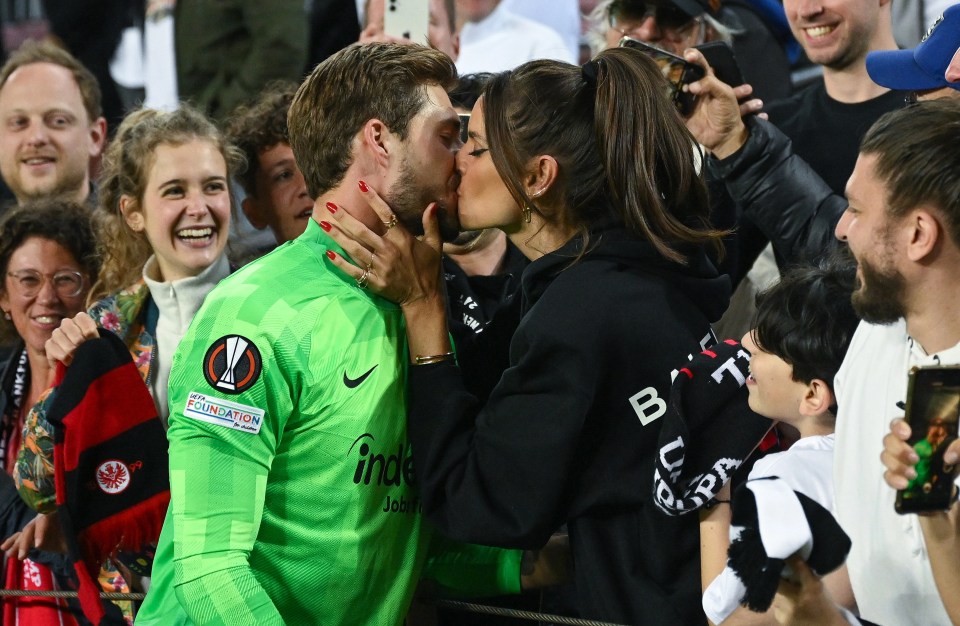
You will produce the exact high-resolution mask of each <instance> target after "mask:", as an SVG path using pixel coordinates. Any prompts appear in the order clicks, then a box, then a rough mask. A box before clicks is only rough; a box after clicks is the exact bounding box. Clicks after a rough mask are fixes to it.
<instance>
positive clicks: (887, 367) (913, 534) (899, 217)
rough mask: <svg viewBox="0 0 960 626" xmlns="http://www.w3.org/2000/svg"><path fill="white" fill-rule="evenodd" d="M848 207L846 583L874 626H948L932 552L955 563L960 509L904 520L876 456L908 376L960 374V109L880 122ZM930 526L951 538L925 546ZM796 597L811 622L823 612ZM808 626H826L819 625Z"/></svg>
mask: <svg viewBox="0 0 960 626" xmlns="http://www.w3.org/2000/svg"><path fill="white" fill-rule="evenodd" d="M847 198H848V199H849V203H850V206H849V208H848V209H847V210H846V212H845V213H844V214H843V216H842V218H841V219H840V222H839V223H838V225H837V228H836V235H837V237H838V238H839V239H840V240H842V241H845V242H847V243H848V244H849V246H850V250H851V252H852V253H853V255H854V257H855V258H856V260H857V264H858V272H857V275H858V279H859V286H858V288H857V290H856V291H855V292H854V295H853V298H852V301H853V305H854V308H855V310H856V311H857V313H858V314H859V315H860V316H861V317H862V318H863V322H862V323H861V324H860V326H859V328H858V329H857V332H856V334H855V335H854V337H853V340H852V342H851V344H850V348H849V350H848V351H847V356H846V358H845V359H844V362H843V365H842V366H841V368H840V371H839V372H838V374H837V377H836V381H835V389H836V393H837V401H838V407H839V409H838V413H837V430H836V455H835V462H834V480H835V486H836V497H837V518H838V520H839V521H840V524H841V526H843V529H844V530H845V531H846V532H847V534H848V535H850V539H851V540H852V542H853V547H852V549H851V551H850V555H849V557H848V559H847V566H848V568H849V572H850V581H851V583H852V585H853V591H854V596H855V597H856V600H857V605H858V607H859V609H860V614H861V616H862V617H863V618H865V619H867V620H870V621H872V622H878V623H884V624H924V625H928V624H949V623H950V618H949V616H948V614H947V612H946V610H945V607H944V603H943V602H942V601H941V598H940V596H939V595H938V594H937V585H936V584H935V577H934V570H935V569H936V568H937V567H938V561H937V560H938V559H941V558H942V556H941V555H939V554H933V552H934V550H933V549H934V548H939V547H941V546H943V545H953V549H954V554H956V538H957V536H958V534H957V522H956V520H957V514H958V512H960V511H958V506H957V504H956V502H954V503H953V506H952V508H951V510H950V511H949V512H945V513H936V514H934V515H933V516H932V517H921V516H917V515H898V514H897V513H896V512H895V511H894V499H895V493H896V492H895V491H894V490H893V489H890V487H889V486H888V485H887V484H886V483H885V482H884V475H883V474H884V466H883V464H882V463H881V454H880V453H881V450H882V446H881V440H882V439H883V437H884V435H885V434H886V433H887V431H888V428H889V427H888V425H889V424H890V421H891V420H892V419H894V418H896V417H900V416H901V415H902V414H903V409H902V408H901V407H902V406H903V402H904V401H905V400H906V393H907V372H908V371H909V369H910V368H912V367H917V366H920V367H923V366H930V365H957V364H960V311H958V309H960V275H958V274H957V270H956V268H957V267H958V266H960V102H958V101H957V100H956V99H954V98H941V99H937V100H932V101H924V102H920V103H918V104H917V105H915V106H912V107H909V108H907V109H903V110H900V111H897V112H895V113H890V114H887V115H886V116H884V117H882V118H881V119H880V120H879V121H878V122H877V123H876V124H875V125H874V126H873V127H872V128H871V129H870V131H869V132H868V133H867V135H866V137H865V138H864V141H863V145H862V146H861V149H860V156H859V158H858V159H857V163H856V167H855V168H854V172H853V175H852V176H851V177H850V181H849V182H848V183H847ZM938 518H942V519H938ZM931 524H940V525H941V526H940V528H941V530H942V529H943V528H944V525H945V526H946V528H947V529H948V530H949V534H947V535H946V536H944V533H942V532H941V533H939V537H938V540H937V543H926V544H925V541H924V534H925V532H924V531H925V530H928V529H929V528H932V526H931ZM927 537H928V538H930V537H931V535H929V534H927ZM954 558H955V557H954ZM954 567H955V566H954ZM813 588H814V589H815V588H816V585H814V586H813ZM941 589H943V587H941ZM947 593H949V594H951V595H953V596H955V595H956V588H955V587H954V588H950V589H949V590H948V592H947ZM800 597H803V598H806V599H807V601H805V602H804V604H805V605H807V606H804V607H803V610H805V611H806V610H810V606H809V605H811V604H815V602H810V601H811V600H817V599H820V600H822V596H821V595H820V594H816V593H809V594H801V596H800ZM818 606H819V608H820V609H821V610H827V609H830V608H831V607H830V605H829V603H823V602H820V603H819V605H818ZM833 618H834V619H836V615H834V616H833ZM810 623H830V621H829V619H828V618H827V617H826V616H825V615H823V614H821V615H820V616H819V617H816V618H813V621H812V622H810Z"/></svg>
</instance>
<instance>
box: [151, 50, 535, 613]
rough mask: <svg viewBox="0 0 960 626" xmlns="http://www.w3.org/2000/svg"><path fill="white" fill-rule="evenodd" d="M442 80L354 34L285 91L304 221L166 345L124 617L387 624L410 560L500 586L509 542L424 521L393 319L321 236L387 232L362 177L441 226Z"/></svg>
mask: <svg viewBox="0 0 960 626" xmlns="http://www.w3.org/2000/svg"><path fill="white" fill-rule="evenodd" d="M455 75H456V72H455V69H454V66H453V62H452V61H451V60H450V59H449V58H448V57H447V56H446V55H444V54H442V53H440V52H437V51H436V50H431V49H428V48H425V47H422V46H415V45H398V44H366V45H354V46H351V47H348V48H346V49H344V50H342V51H340V52H339V53H337V54H335V55H334V56H332V57H330V58H329V59H328V60H326V61H324V62H323V63H321V64H320V65H318V66H317V67H316V69H314V71H313V72H312V74H311V75H310V76H309V77H308V78H307V79H306V81H305V82H304V84H303V85H302V86H301V87H300V89H299V91H298V92H297V95H296V97H295V99H294V101H293V103H292V105H291V108H290V114H289V126H290V139H291V145H292V147H293V150H294V154H295V156H296V159H297V163H298V164H299V166H300V169H301V170H302V172H303V174H304V177H305V179H306V181H307V185H308V188H309V192H310V195H311V196H312V197H314V198H317V201H316V204H315V206H314V211H313V218H312V219H311V220H310V222H309V225H308V227H307V230H306V232H305V233H304V234H303V235H301V236H300V237H299V238H297V239H295V240H293V241H291V242H289V243H287V244H284V245H282V246H281V247H279V248H278V249H277V250H275V251H274V252H272V253H271V254H269V255H267V256H265V257H263V258H261V259H259V260H257V261H255V262H253V263H251V264H250V265H247V266H246V267H244V268H243V269H241V270H240V271H239V272H237V273H235V274H233V275H232V276H230V277H229V278H228V279H226V280H224V281H223V282H221V283H220V285H219V286H218V287H217V288H216V289H215V290H214V291H213V292H212V293H211V294H210V295H209V296H207V299H206V302H205V304H204V306H203V308H202V309H200V311H199V313H198V314H197V316H196V318H195V319H194V320H193V323H192V325H191V327H190V330H189V332H188V333H187V335H186V337H185V338H184V339H183V341H182V343H181V344H180V347H179V349H178V351H177V353H176V356H175V357H174V363H173V369H172V372H171V374H170V384H169V405H170V429H169V432H168V438H169V441H170V486H171V504H170V509H169V511H168V513H167V519H166V522H165V524H164V527H163V533H162V535H161V537H160V544H159V546H158V548H157V556H156V561H155V565H154V568H153V578H152V585H151V588H150V591H149V593H148V595H147V599H146V601H145V603H144V606H143V608H142V609H141V611H140V614H139V615H138V618H137V623H138V624H143V625H150V624H158V625H159V624H162V625H163V626H169V625H171V624H191V623H193V624H257V625H258V626H267V625H271V624H284V623H285V624H296V625H301V624H321V623H322V624H325V625H339V624H358V625H359V624H386V625H394V624H400V623H401V622H402V621H403V616H404V614H405V612H406V610H407V608H408V606H409V604H410V601H411V596H412V594H413V591H414V589H415V587H416V584H417V581H418V580H419V578H420V576H421V574H422V573H423V571H424V569H425V567H426V568H428V569H430V568H432V569H433V570H434V571H435V572H436V573H438V576H437V579H438V582H439V583H440V584H441V585H442V586H445V587H449V588H454V589H458V590H462V591H468V590H469V591H474V592H481V593H483V592H487V593H494V592H496V593H504V592H516V591H518V590H519V585H520V572H519V553H517V552H509V551H502V550H494V549H490V548H478V547H475V546H453V545H451V544H449V543H446V542H443V541H442V540H440V539H438V538H437V537H435V536H434V535H433V533H431V531H430V529H429V528H428V527H427V525H426V524H424V522H423V520H422V517H421V515H420V505H419V500H418V496H417V490H416V488H415V486H414V484H413V464H412V461H411V455H410V445H409V443H408V441H407V428H406V414H405V413H406V387H405V378H406V368H407V361H408V357H407V348H406V338H405V333H404V326H403V317H402V315H401V313H400V310H399V308H398V307H397V306H395V305H393V304H391V303H389V302H387V301H386V300H382V299H380V298H378V297H376V296H374V295H372V294H371V293H369V292H368V291H366V290H365V289H364V288H363V286H364V285H363V281H357V280H354V279H352V278H350V277H348V276H347V275H346V274H344V273H342V272H341V271H340V270H339V269H337V268H336V267H335V266H334V264H333V263H332V262H331V260H330V259H331V257H332V256H333V255H336V254H339V255H345V254H347V252H345V251H344V250H343V249H342V248H341V247H339V246H338V245H337V244H336V243H334V241H333V240H332V239H330V238H329V237H328V236H327V233H326V232H325V231H329V230H330V228H331V226H330V224H328V223H327V222H326V221H324V218H325V216H327V215H329V213H328V212H335V211H347V212H349V213H350V214H351V215H352V216H353V217H355V218H356V219H358V220H359V221H360V222H362V223H363V224H364V225H366V227H367V228H369V229H370V230H373V231H375V232H377V233H384V232H385V231H386V230H387V229H389V228H390V227H391V226H392V224H384V223H383V222H381V221H380V220H379V219H378V217H377V215H376V214H375V213H374V212H373V211H372V210H371V209H369V208H368V205H367V203H366V202H365V201H364V200H362V199H361V196H360V194H361V191H360V188H358V186H362V185H363V184H364V183H363V182H358V181H366V182H368V183H369V184H370V185H372V186H373V187H374V188H376V189H386V190H389V191H388V193H387V194H386V199H387V201H388V202H389V203H390V205H391V208H392V209H393V211H394V213H395V214H396V215H397V217H398V218H399V219H400V220H401V221H402V222H403V223H404V225H405V226H406V227H407V228H409V229H411V230H414V231H420V230H422V225H421V216H422V213H423V210H424V207H426V206H427V204H428V203H429V202H436V203H438V205H439V209H440V213H441V216H442V220H441V221H442V223H443V224H444V230H445V231H446V234H447V235H448V236H449V235H452V234H455V233H456V231H457V223H456V189H457V183H458V175H457V172H456V167H455V162H454V156H455V153H456V151H457V150H458V149H459V148H460V140H459V136H460V134H459V126H460V121H459V118H458V117H457V114H456V112H455V111H454V110H453V108H452V107H451V106H450V101H449V99H448V98H447V95H446V93H445V90H444V89H445V87H448V86H449V85H450V84H451V83H452V82H453V81H454V79H455ZM348 256H349V255H348ZM355 260H356V261H357V262H358V263H359V264H360V265H361V266H365V267H367V268H368V269H369V270H370V271H376V264H375V260H374V259H366V258H363V259H355Z"/></svg>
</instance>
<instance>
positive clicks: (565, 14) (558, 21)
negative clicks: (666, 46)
mask: <svg viewBox="0 0 960 626" xmlns="http://www.w3.org/2000/svg"><path fill="white" fill-rule="evenodd" d="M949 1H952V0H949ZM502 3H503V4H505V5H506V6H507V10H508V11H510V12H511V13H513V14H514V15H519V16H520V17H526V18H528V19H531V20H533V21H535V22H540V23H541V24H543V25H544V26H549V27H550V28H552V29H553V30H555V31H556V32H557V34H558V35H560V38H561V39H563V43H565V44H566V45H567V49H568V50H570V54H572V55H574V58H580V3H579V2H578V1H577V0H503V2H502Z"/></svg>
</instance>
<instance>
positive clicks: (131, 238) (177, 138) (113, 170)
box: [88, 104, 243, 303]
mask: <svg viewBox="0 0 960 626" xmlns="http://www.w3.org/2000/svg"><path fill="white" fill-rule="evenodd" d="M196 139H199V140H202V141H209V142H210V143H212V144H213V145H214V146H216V148H217V149H218V150H219V151H220V154H222V155H223V158H224V161H226V163H227V178H228V180H229V178H230V176H231V175H232V174H233V173H234V172H236V171H237V170H238V169H240V168H241V167H242V164H243V155H242V154H241V153H240V151H239V150H237V149H236V148H234V147H233V146H232V145H230V144H229V143H228V142H227V140H226V139H225V138H224V136H223V133H221V132H220V130H219V129H218V128H217V127H216V125H215V124H214V123H213V122H211V121H210V120H209V119H208V118H207V117H206V116H205V115H204V114H203V113H201V112H200V111H199V110H197V109H195V108H193V107H191V106H189V105H186V104H181V105H180V108H178V109H177V110H175V111H158V110H155V109H139V110H137V111H133V112H132V113H130V114H129V115H127V117H126V118H124V120H123V122H122V123H121V124H120V127H119V128H118V129H117V134H116V137H115V138H114V140H113V141H112V142H111V143H110V147H109V148H107V151H106V153H105V154H104V159H103V168H102V170H101V175H100V188H99V202H98V206H97V210H96V211H95V217H96V226H97V234H98V237H99V241H100V250H101V256H102V258H103V267H102V269H101V272H100V279H99V280H98V281H97V282H96V283H95V284H94V286H93V289H91V290H90V295H89V296H88V300H89V302H91V303H92V302H96V301H97V300H99V299H101V298H103V297H104V296H107V295H109V294H112V293H115V292H117V291H119V290H121V289H123V288H125V287H128V286H129V285H131V284H133V283H134V282H136V281H137V280H138V279H139V278H140V276H141V275H142V273H143V265H144V264H145V263H146V262H147V259H149V258H150V255H151V254H152V252H153V251H152V249H151V248H150V243H149V242H148V241H147V238H146V235H144V234H143V233H140V232H137V231H135V230H133V229H132V228H130V226H129V225H128V224H127V222H126V220H124V219H123V215H122V214H121V213H120V198H121V197H122V196H130V197H131V198H134V199H135V200H134V202H136V203H138V204H139V203H141V202H142V201H143V195H144V191H145V190H146V186H147V177H148V175H149V173H150V168H151V167H152V166H153V153H154V151H155V150H156V148H157V146H159V145H173V146H179V145H183V144H185V143H187V142H189V141H193V140H196ZM230 204H231V212H232V213H233V214H234V215H236V207H235V206H233V205H234V201H233V196H232V194H231V198H230Z"/></svg>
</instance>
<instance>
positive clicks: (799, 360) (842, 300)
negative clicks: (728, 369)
mask: <svg viewBox="0 0 960 626" xmlns="http://www.w3.org/2000/svg"><path fill="white" fill-rule="evenodd" d="M853 287H854V268H853V267H852V266H850V265H849V264H844V263H841V262H833V263H828V264H824V265H823V266H821V267H804V268H797V269H794V270H792V271H790V272H789V273H787V274H786V275H785V276H784V277H783V280H782V281H781V282H780V283H779V284H777V285H775V286H773V287H771V288H770V289H769V290H767V291H765V292H763V293H761V294H760V295H758V297H757V317H756V323H755V324H754V329H753V330H751V331H750V332H748V333H747V334H746V335H744V337H743V339H742V340H741V343H742V345H743V347H744V348H746V349H747V350H749V351H750V353H751V355H752V356H751V360H750V376H749V377H748V379H747V383H746V384H747V389H748V391H749V393H750V398H749V403H750V408H751V409H753V410H754V411H755V412H757V413H759V414H760V415H763V416H765V417H769V418H770V419H773V420H777V421H780V422H784V423H786V424H788V425H790V426H792V427H794V428H795V429H796V430H797V431H799V434H800V439H799V440H797V441H796V443H794V444H793V445H792V446H791V447H790V449H788V450H787V451H785V452H779V453H776V454H770V455H767V456H766V457H764V458H762V459H760V460H758V461H757V462H756V464H755V465H754V466H753V469H752V470H751V471H750V476H749V478H750V479H755V478H763V477H771V476H776V477H779V478H780V479H782V480H783V481H784V482H785V483H787V485H788V486H789V487H790V488H791V489H793V490H794V491H798V492H800V493H802V494H804V495H806V496H808V497H809V498H811V499H813V500H815V501H816V502H817V503H818V504H820V505H822V506H823V507H824V508H826V509H827V510H829V511H830V512H831V513H835V511H836V509H835V506H834V490H833V447H834V435H833V431H834V425H835V411H836V406H835V402H836V400H835V398H834V394H833V385H832V382H833V378H834V376H835V375H836V372H837V370H838V369H839V367H840V363H841V362H842V361H843V357H844V354H845V353H846V350H847V346H848V345H849V344H850V339H851V337H852V336H853V332H854V331H855V330H856V327H857V324H858V323H859V320H858V318H857V316H856V314H855V313H854V311H853V308H852V306H851V304H850V293H851V292H852V291H853ZM729 500H730V498H729V484H728V485H727V486H726V487H724V490H723V491H722V492H721V493H720V495H719V496H718V498H717V499H716V500H715V504H717V505H719V506H711V507H709V508H707V509H706V511H705V512H704V513H703V514H702V516H701V525H700V526H701V545H702V547H703V550H702V580H703V583H704V586H705V591H704V597H703V608H704V611H705V612H706V614H707V617H708V618H709V619H710V621H711V624H719V623H723V624H725V625H727V624H776V623H777V621H776V620H775V618H774V616H773V609H772V608H771V609H770V610H769V611H767V612H766V613H763V614H761V613H754V612H752V611H750V610H748V609H747V608H744V607H742V606H740V599H741V597H742V595H743V591H744V588H743V585H742V583H740V580H739V579H738V578H737V577H736V574H734V572H733V571H732V570H731V569H730V568H729V567H725V565H726V553H727V548H728V546H729V528H730V517H731V512H730V506H729ZM824 585H825V586H826V587H827V589H828V591H829V592H830V594H831V596H832V598H833V600H834V601H835V602H837V603H838V604H839V605H841V606H846V607H849V608H852V605H853V596H852V593H851V592H850V584H849V580H848V577H847V573H846V569H845V568H843V567H841V568H840V569H838V570H836V571H834V572H833V573H831V574H828V575H827V576H826V577H824Z"/></svg>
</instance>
